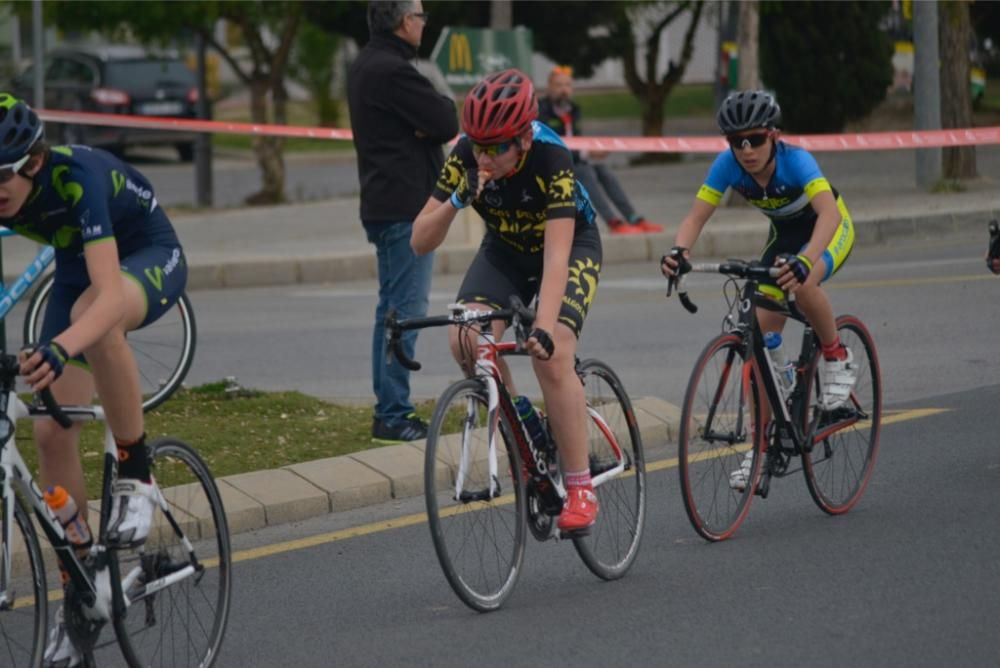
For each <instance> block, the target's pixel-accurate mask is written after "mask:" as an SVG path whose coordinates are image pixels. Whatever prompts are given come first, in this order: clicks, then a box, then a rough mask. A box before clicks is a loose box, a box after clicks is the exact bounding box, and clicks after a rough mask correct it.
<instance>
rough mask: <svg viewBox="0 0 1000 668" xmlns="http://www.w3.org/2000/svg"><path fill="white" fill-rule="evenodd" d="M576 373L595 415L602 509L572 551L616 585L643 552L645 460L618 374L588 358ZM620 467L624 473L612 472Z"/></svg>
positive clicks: (592, 448) (593, 470)
mask: <svg viewBox="0 0 1000 668" xmlns="http://www.w3.org/2000/svg"><path fill="white" fill-rule="evenodd" d="M577 373H578V374H579V375H580V379H581V380H582V381H583V389H584V393H585V394H586V397H587V410H588V412H590V418H591V419H590V420H589V421H588V425H589V426H588V434H587V436H588V438H587V447H588V451H589V459H590V475H591V476H592V477H593V478H594V480H595V482H596V483H597V484H595V485H594V491H595V492H596V493H597V499H598V503H599V504H600V510H599V512H598V515H597V522H596V523H595V524H594V526H593V527H591V529H590V533H589V535H587V536H581V537H579V538H574V539H573V546H574V547H575V548H576V551H577V553H578V554H579V555H580V558H581V559H582V560H583V563H585V564H586V565H587V568H589V569H590V570H591V571H592V572H593V573H594V575H596V576H598V577H599V578H603V579H605V580H616V579H618V578H620V577H622V576H623V575H625V573H627V572H628V569H629V568H631V566H632V562H633V561H635V557H636V555H637V554H638V553H639V542H640V541H641V540H642V531H643V527H644V525H645V521H646V459H645V457H644V455H643V452H642V439H641V437H640V434H639V426H638V425H637V424H636V421H635V415H634V414H633V413H632V402H631V401H630V400H629V398H628V394H626V393H625V389H624V388H623V387H622V383H621V381H620V380H619V379H618V376H617V375H616V374H615V372H614V371H612V370H611V368H610V367H609V366H608V365H607V364H605V363H604V362H601V361H599V360H595V359H589V360H584V361H583V362H580V364H579V365H578V366H577ZM595 414H596V415H595ZM619 465H624V470H623V471H621V472H620V473H617V474H614V473H611V471H613V470H614V469H616V468H617V467H618V466H619ZM602 475H603V476H607V477H606V479H604V480H601V477H600V476H602Z"/></svg>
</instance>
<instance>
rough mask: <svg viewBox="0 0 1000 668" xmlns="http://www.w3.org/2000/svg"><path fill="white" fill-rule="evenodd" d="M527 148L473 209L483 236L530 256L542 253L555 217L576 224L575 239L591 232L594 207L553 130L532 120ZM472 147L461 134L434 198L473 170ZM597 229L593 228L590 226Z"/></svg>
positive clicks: (448, 191) (441, 196) (452, 188)
mask: <svg viewBox="0 0 1000 668" xmlns="http://www.w3.org/2000/svg"><path fill="white" fill-rule="evenodd" d="M532 129H533V131H534V135H533V140H532V145H531V150H530V151H528V153H527V155H526V156H525V157H524V163H523V164H520V165H518V169H517V171H516V172H515V173H514V174H511V175H510V176H507V177H502V178H497V179H494V180H492V181H490V182H489V183H487V184H486V187H485V188H484V189H483V192H482V194H481V195H480V196H479V198H477V199H476V200H475V201H473V203H472V206H473V208H474V209H475V210H476V212H477V213H478V214H479V215H480V216H481V217H482V218H483V220H484V221H485V222H486V234H487V237H492V238H494V239H497V240H500V241H502V242H503V243H504V244H505V245H506V246H508V247H510V248H512V249H514V250H516V251H518V252H520V253H525V254H529V255H534V254H537V253H540V252H541V250H542V248H543V242H544V237H545V223H546V221H549V220H554V219H558V218H572V219H574V220H575V221H576V231H577V235H579V233H580V232H581V230H583V229H586V228H588V227H589V228H594V219H595V216H594V209H593V207H592V206H591V204H590V196H589V194H588V193H587V190H586V189H585V188H584V187H583V185H582V184H580V183H579V182H578V181H577V180H576V176H575V175H574V174H573V159H572V157H571V156H570V152H569V149H568V148H566V145H565V144H564V143H563V142H562V140H561V139H560V138H559V135H557V134H556V133H555V132H553V131H552V130H551V129H549V128H547V127H545V126H544V125H542V124H541V123H538V122H537V121H535V122H534V123H532ZM477 169H478V167H477V165H476V159H475V157H474V156H473V154H472V143H471V142H470V141H469V138H468V137H467V136H465V135H462V136H461V137H460V138H459V140H458V142H457V143H456V144H455V147H454V148H453V149H452V151H451V155H449V156H448V159H447V160H446V161H445V164H444V167H443V168H442V170H441V174H440V176H439V177H438V180H437V184H436V185H435V187H434V193H433V196H434V198H435V199H437V200H440V201H442V202H443V201H445V200H447V199H448V198H449V197H450V196H451V194H452V193H453V192H454V191H455V189H456V188H457V187H458V185H459V184H460V183H461V180H462V177H463V176H464V175H465V174H466V173H467V172H470V171H475V170H477ZM594 229H595V231H596V228H594Z"/></svg>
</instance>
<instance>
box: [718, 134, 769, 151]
mask: <svg viewBox="0 0 1000 668" xmlns="http://www.w3.org/2000/svg"><path fill="white" fill-rule="evenodd" d="M770 136H771V133H770V132H758V133H756V134H752V135H727V136H726V141H727V142H729V145H730V146H732V147H733V148H734V149H741V148H747V147H749V148H759V147H761V146H763V145H764V142H766V141H767V138H768V137H770Z"/></svg>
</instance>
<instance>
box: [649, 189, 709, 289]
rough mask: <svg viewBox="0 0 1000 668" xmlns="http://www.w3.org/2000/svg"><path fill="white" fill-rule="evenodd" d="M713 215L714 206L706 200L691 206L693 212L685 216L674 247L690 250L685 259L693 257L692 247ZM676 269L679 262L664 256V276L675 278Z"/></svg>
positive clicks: (696, 201) (661, 268)
mask: <svg viewBox="0 0 1000 668" xmlns="http://www.w3.org/2000/svg"><path fill="white" fill-rule="evenodd" d="M713 213H715V207H714V206H712V205H711V204H709V203H708V202H706V201H705V200H702V199H698V198H695V200H694V204H692V205H691V210H690V211H688V214H687V215H686V216H684V220H683V221H681V225H680V227H679V228H677V236H676V237H674V246H680V247H681V248H686V249H688V250H687V251H686V252H685V253H684V256H685V257H691V247H692V246H694V244H695V242H696V241H698V237H699V236H701V229H702V228H703V227H705V223H707V222H708V219H709V218H711V217H712V214H713ZM676 269H677V262H676V261H675V260H674V259H673V258H671V257H670V256H669V255H666V256H664V260H663V262H662V263H660V271H661V272H662V273H663V275H664V276H673V275H674V272H675V271H676Z"/></svg>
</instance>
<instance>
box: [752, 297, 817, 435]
mask: <svg viewBox="0 0 1000 668" xmlns="http://www.w3.org/2000/svg"><path fill="white" fill-rule="evenodd" d="M758 284H759V282H758V281H757V280H756V279H754V278H748V279H747V281H746V283H745V284H744V287H743V294H742V296H741V298H740V301H739V304H738V312H739V327H738V329H739V334H740V336H742V338H743V343H744V346H745V349H744V351H743V354H744V360H746V359H749V355H750V354H752V355H753V359H754V360H755V361H756V362H757V368H758V369H760V370H761V382H762V384H763V386H764V393H765V395H766V397H767V401H768V403H769V404H770V406H771V414H772V419H773V420H775V424H776V426H777V427H778V428H780V429H784V430H786V433H787V434H788V436H789V437H790V438H791V439H792V441H793V442H794V443H795V445H796V446H797V447H798V448H799V450H800V451H802V452H805V451H806V450H808V449H811V446H812V444H811V442H809V441H810V440H811V439H810V438H809V434H810V433H812V432H813V431H814V429H815V425H810V429H809V433H807V432H805V431H804V430H803V427H802V425H803V423H804V417H805V411H806V410H808V403H807V401H805V399H807V397H806V396H805V389H804V387H805V383H804V382H803V380H804V378H803V376H804V374H805V373H807V372H808V371H809V369H808V368H807V367H808V365H809V364H810V363H811V362H812V360H813V358H814V357H815V355H816V338H815V336H813V330H812V328H811V327H810V326H809V324H808V322H807V321H806V319H805V316H803V315H802V313H801V312H800V311H799V310H798V309H797V308H795V304H794V302H787V303H786V304H787V305H780V304H778V303H777V302H775V301H773V300H771V299H770V298H768V297H767V296H764V295H761V294H760V293H759V292H758ZM758 308H766V309H768V310H771V311H775V312H777V313H780V314H781V315H784V316H786V317H790V318H792V319H794V320H797V321H799V322H801V323H803V324H804V325H805V330H804V332H803V334H802V346H801V352H800V354H799V358H798V360H796V361H795V375H796V383H795V387H794V389H793V390H792V392H791V394H790V395H788V396H787V397H783V396H782V393H781V390H780V389H779V385H778V377H777V375H776V370H775V369H774V367H773V365H772V363H771V359H770V357H769V356H768V354H767V350H766V349H765V348H764V335H763V333H762V332H761V329H760V324H759V322H758V320H757V309H758ZM740 401H741V402H742V401H743V398H742V394H741V399H740ZM740 415H741V416H742V406H741V411H740Z"/></svg>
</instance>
